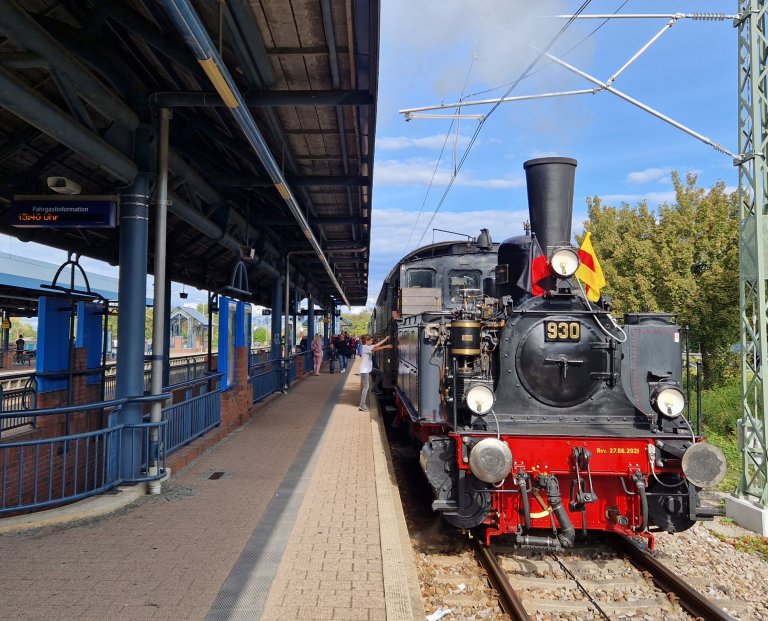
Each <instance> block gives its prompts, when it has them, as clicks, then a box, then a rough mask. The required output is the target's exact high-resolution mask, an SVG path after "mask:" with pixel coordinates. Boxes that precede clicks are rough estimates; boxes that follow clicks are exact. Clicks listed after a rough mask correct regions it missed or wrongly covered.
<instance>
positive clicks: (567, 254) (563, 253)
mask: <svg viewBox="0 0 768 621" xmlns="http://www.w3.org/2000/svg"><path fill="white" fill-rule="evenodd" d="M549 266H550V267H551V268H552V271H553V272H554V273H555V274H556V275H557V276H562V277H563V278H570V277H571V276H573V275H574V274H575V273H576V270H577V269H579V254H578V251H577V250H576V249H575V248H572V247H571V246H563V247H560V248H555V252H554V253H553V254H552V258H551V259H550V260H549Z"/></svg>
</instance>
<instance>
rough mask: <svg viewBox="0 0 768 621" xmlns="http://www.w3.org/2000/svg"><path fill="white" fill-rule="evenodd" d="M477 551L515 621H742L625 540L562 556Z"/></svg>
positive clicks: (496, 549) (477, 548)
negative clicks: (545, 619)
mask: <svg viewBox="0 0 768 621" xmlns="http://www.w3.org/2000/svg"><path fill="white" fill-rule="evenodd" d="M474 549H475V553H476V555H477V558H478V560H479V562H480V564H481V565H482V566H483V568H484V569H485V570H486V572H487V573H488V577H489V581H490V583H491V584H492V586H493V587H494V589H495V590H496V592H497V593H498V596H499V602H500V605H501V608H502V610H504V612H505V613H506V614H508V615H509V617H510V618H511V619H513V620H514V621H524V620H525V621H527V620H530V619H538V618H548V619H611V620H612V619H644V620H652V619H664V620H665V621H677V620H678V619H679V620H684V619H692V618H693V619H702V620H704V621H733V620H734V619H737V618H738V617H733V616H731V615H729V614H728V613H727V612H725V611H724V610H723V608H721V607H720V605H721V604H720V603H716V602H713V601H711V600H710V599H708V598H707V597H706V596H705V595H703V594H702V593H700V592H699V591H697V590H696V589H695V588H694V587H693V586H692V585H690V584H688V583H687V582H685V581H684V580H682V579H681V578H680V577H679V576H678V575H676V573H675V572H674V571H672V570H670V569H669V568H667V567H666V566H665V565H663V564H662V563H660V562H659V561H658V560H656V559H655V558H654V557H653V556H652V555H651V554H649V553H647V552H646V551H644V550H642V549H640V548H639V547H637V546H636V545H635V544H633V543H632V542H631V541H630V540H629V539H627V538H625V537H617V538H613V539H609V540H607V545H605V546H598V547H590V548H583V549H577V550H573V551H558V552H557V553H554V552H543V551H532V550H520V549H517V548H514V549H513V548H504V547H499V546H494V547H493V549H488V548H486V547H484V546H483V545H482V544H481V543H480V542H479V540H475V545H474ZM731 603H732V602H725V604H726V605H727V604H731Z"/></svg>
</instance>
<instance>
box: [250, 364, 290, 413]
mask: <svg viewBox="0 0 768 621" xmlns="http://www.w3.org/2000/svg"><path fill="white" fill-rule="evenodd" d="M283 373H284V370H283V366H282V360H269V361H267V362H260V363H258V364H255V365H253V366H252V367H251V368H250V369H249V372H248V375H249V378H248V381H249V382H250V383H251V387H252V388H253V402H254V403H256V402H257V401H261V400H263V399H265V398H266V397H268V396H269V395H271V394H272V393H273V392H277V391H278V390H280V389H281V388H282V384H283V382H282V381H281V378H282V377H283Z"/></svg>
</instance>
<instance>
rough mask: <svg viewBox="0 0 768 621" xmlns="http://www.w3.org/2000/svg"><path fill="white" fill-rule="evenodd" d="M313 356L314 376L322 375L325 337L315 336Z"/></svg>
mask: <svg viewBox="0 0 768 621" xmlns="http://www.w3.org/2000/svg"><path fill="white" fill-rule="evenodd" d="M312 356H313V358H314V361H315V373H314V375H320V365H321V364H322V363H323V337H322V335H320V334H315V338H314V339H313V340H312Z"/></svg>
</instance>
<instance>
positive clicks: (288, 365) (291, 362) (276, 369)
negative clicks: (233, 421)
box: [248, 351, 312, 403]
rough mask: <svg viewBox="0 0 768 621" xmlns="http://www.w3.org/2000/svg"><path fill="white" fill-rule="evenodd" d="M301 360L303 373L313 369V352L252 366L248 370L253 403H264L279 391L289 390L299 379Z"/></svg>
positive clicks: (299, 353)
mask: <svg viewBox="0 0 768 621" xmlns="http://www.w3.org/2000/svg"><path fill="white" fill-rule="evenodd" d="M299 359H301V360H302V369H303V372H307V371H308V370H309V369H311V368H312V352H311V351H309V352H298V353H296V354H293V355H291V356H289V357H288V358H278V359H277V360H267V361H265V362H259V363H256V364H253V365H251V367H250V368H249V369H248V381H249V382H250V383H251V387H252V388H253V402H254V403H256V402H258V401H262V400H263V399H265V398H266V397H268V396H269V395H271V394H272V393H274V392H277V391H278V390H288V388H289V387H290V385H291V384H292V383H293V382H295V381H296V378H297V377H298V368H299V365H298V362H299Z"/></svg>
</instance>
